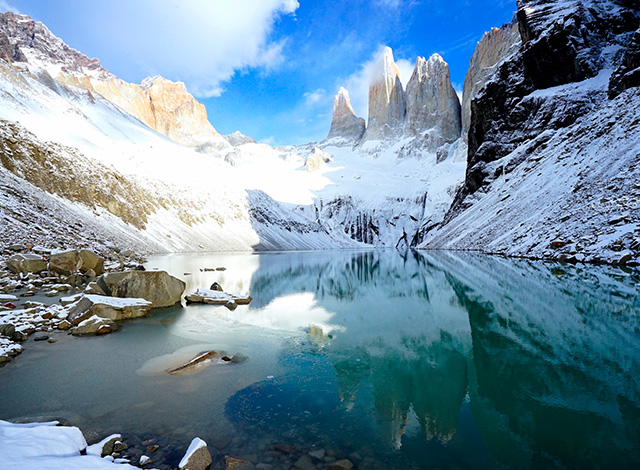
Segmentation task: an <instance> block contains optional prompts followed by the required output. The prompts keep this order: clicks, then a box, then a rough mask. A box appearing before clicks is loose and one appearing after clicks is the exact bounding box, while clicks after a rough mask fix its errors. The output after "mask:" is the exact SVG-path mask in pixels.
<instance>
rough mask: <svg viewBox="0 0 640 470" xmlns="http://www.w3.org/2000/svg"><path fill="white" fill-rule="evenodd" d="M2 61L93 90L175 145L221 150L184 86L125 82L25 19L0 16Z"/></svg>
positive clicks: (156, 81) (158, 81) (202, 110)
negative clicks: (39, 70) (217, 147)
mask: <svg viewBox="0 0 640 470" xmlns="http://www.w3.org/2000/svg"><path fill="white" fill-rule="evenodd" d="M0 58H3V59H5V60H6V61H7V62H9V63H26V65H27V67H29V65H32V66H34V67H39V68H42V69H44V70H46V71H47V72H48V74H49V75H50V76H51V77H54V78H55V80H56V81H57V82H59V83H61V84H65V85H70V86H74V87H78V88H83V89H86V90H89V91H91V92H93V91H95V92H97V93H99V94H100V95H102V96H103V97H104V98H106V99H107V100H109V101H110V102H112V103H113V104H115V105H117V106H118V107H120V108H121V109H122V110H123V111H125V112H126V113H128V114H131V115H132V116H134V117H136V118H137V119H139V120H140V121H142V122H143V123H145V124H146V125H147V126H149V127H150V128H152V129H154V130H155V131H157V132H159V133H160V134H163V135H165V136H167V137H169V138H170V139H171V140H173V141H175V142H177V143H179V144H182V145H187V146H201V147H202V146H207V145H211V142H214V145H215V146H224V145H225V144H224V141H223V140H222V139H221V138H220V137H219V135H218V133H217V132H216V130H215V129H214V128H213V126H212V125H211V123H209V121H208V120H207V113H206V110H205V107H204V105H202V104H201V103H198V101H197V100H196V99H195V98H194V97H193V96H192V95H191V94H189V93H188V92H187V89H186V87H185V85H184V84H183V83H181V82H172V81H170V80H166V79H164V78H162V77H154V78H152V79H146V80H145V81H143V83H142V86H140V85H136V84H133V83H127V82H125V81H123V80H121V79H119V78H118V77H116V76H115V75H113V74H112V73H110V72H109V71H107V70H106V69H104V68H103V67H102V66H101V65H100V61H98V59H90V58H88V57H86V56H85V55H83V54H82V53H80V52H78V51H76V50H75V49H72V48H70V47H69V46H67V45H66V44H65V43H64V42H63V41H62V40H61V39H59V38H57V37H56V36H55V35H53V34H52V33H51V31H49V30H48V29H47V27H46V26H44V25H43V24H42V23H39V22H36V21H33V20H32V19H31V18H29V17H27V16H23V15H15V14H13V13H5V14H0Z"/></svg>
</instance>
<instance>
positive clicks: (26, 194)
mask: <svg viewBox="0 0 640 470" xmlns="http://www.w3.org/2000/svg"><path fill="white" fill-rule="evenodd" d="M639 10H640V9H639V8H638V2H637V1H628V0H591V1H589V2H583V1H563V2H555V1H546V0H533V1H526V2H525V1H519V2H518V12H517V14H516V16H515V18H514V21H512V22H511V23H509V24H507V25H504V26H503V27H502V28H499V29H498V28H494V29H493V30H491V31H490V32H488V33H487V34H485V36H484V37H483V38H482V39H481V40H480V42H479V43H478V46H477V48H476V52H475V53H474V55H473V57H472V59H471V63H470V68H469V71H468V73H467V79H466V80H465V86H464V91H463V99H462V103H460V102H459V100H458V96H457V94H456V92H455V90H454V89H453V87H452V86H451V80H450V77H449V70H448V66H447V64H446V62H445V61H444V60H443V59H442V57H440V56H439V55H437V54H434V55H432V56H431V57H429V58H428V59H425V58H420V57H419V58H418V59H417V60H416V65H415V69H414V72H413V75H412V77H411V79H410V81H409V82H408V83H407V86H406V89H405V88H403V86H402V83H401V81H400V79H399V72H398V68H397V66H396V65H395V63H394V59H393V52H392V51H391V49H389V48H386V49H384V50H383V51H382V54H381V56H380V59H379V61H378V64H377V66H376V73H375V75H374V77H373V78H372V80H371V85H370V92H369V115H368V120H367V121H366V122H365V120H364V119H362V118H359V117H357V116H356V115H355V113H354V111H353V108H352V107H351V104H350V102H349V95H348V92H347V91H346V90H344V89H341V90H340V91H339V93H338V95H337V96H336V99H335V102H334V109H333V120H332V123H331V129H330V130H329V134H328V137H327V139H325V140H324V141H322V142H320V143H311V144H308V145H304V146H297V147H279V148H272V147H270V146H268V145H265V144H259V143H256V142H255V141H254V140H253V139H251V138H249V137H246V136H243V135H242V134H240V133H234V134H231V135H229V136H221V135H219V134H218V133H217V132H216V131H215V129H214V127H213V126H212V125H211V124H210V123H209V121H208V120H207V117H206V112H205V110H204V107H203V106H202V105H201V104H200V103H198V102H197V101H196V100H195V99H194V98H193V96H191V95H190V94H189V93H188V91H187V90H186V88H185V87H184V85H183V84H181V83H174V82H171V81H169V80H166V79H164V78H162V77H154V78H150V79H147V80H144V81H143V83H142V84H140V85H137V84H131V83H127V82H124V81H123V80H121V79H119V78H118V77H115V76H114V75H113V74H111V73H110V72H109V71H107V70H105V69H104V68H103V67H102V66H101V65H100V63H99V61H98V60H97V59H89V58H87V57H86V56H84V55H82V54H81V53H80V52H78V51H75V50H73V49H71V48H69V47H68V46H66V45H65V44H64V42H63V41H62V40H60V39H59V38H57V37H55V36H54V35H53V34H52V33H51V32H50V31H49V30H48V29H47V28H46V27H45V26H44V25H42V24H40V23H37V22H34V21H33V20H31V19H30V18H28V17H26V16H22V15H14V14H11V13H6V14H4V15H0V119H1V120H2V121H1V126H0V131H1V137H2V138H1V140H0V148H2V152H3V153H2V164H3V165H2V167H0V184H3V185H4V186H5V187H10V186H12V185H15V182H16V181H19V182H20V185H19V186H20V191H22V192H21V193H20V194H21V195H22V196H20V197H18V196H12V195H10V194H8V195H7V194H3V197H4V199H5V200H6V202H5V204H4V205H3V206H2V207H1V208H0V214H1V216H2V218H3V219H4V221H6V223H5V224H3V226H2V228H3V230H4V232H3V233H0V235H1V236H2V238H3V239H5V241H9V238H11V241H23V242H28V241H30V240H29V237H33V236H34V235H33V234H32V233H28V234H23V235H22V237H21V239H20V240H16V239H15V238H16V236H17V235H16V231H15V230H9V229H8V228H5V227H16V226H19V225H20V223H19V222H20V216H19V215H16V213H15V212H16V211H15V208H16V207H18V206H19V205H20V204H21V202H20V201H22V202H24V200H25V198H27V199H29V200H34V201H36V200H37V201H40V202H39V204H45V212H47V211H48V212H49V213H53V212H55V213H56V214H59V213H60V207H67V208H68V209H66V212H68V213H69V214H74V215H73V216H71V218H70V219H69V218H64V217H62V218H61V219H60V218H58V219H60V220H58V222H56V223H57V225H55V226H53V225H52V226H51V227H49V228H47V227H46V225H47V220H46V218H45V219H42V218H39V219H38V220H39V221H40V222H39V224H40V225H39V226H40V227H41V228H42V232H43V233H46V232H47V231H48V230H49V231H50V232H54V233H62V232H64V230H63V228H62V227H64V225H68V226H73V224H74V220H75V218H78V217H81V219H82V221H81V222H80V223H82V224H83V226H92V227H95V229H94V230H93V233H94V235H92V237H94V238H103V239H110V240H114V241H117V242H118V243H120V244H127V245H131V246H134V245H135V246H142V247H146V250H147V251H196V250H249V249H321V248H333V247H364V246H394V247H410V246H412V247H415V246H420V247H422V248H437V249H441V248H445V249H473V250H480V251H488V252H501V253H505V254H511V255H516V256H531V257H547V258H564V259H570V260H571V259H575V260H577V261H580V260H604V261H608V262H629V261H633V260H637V259H638V256H639V253H640V213H639V212H640V206H638V203H637V201H638V197H639V196H640V187H638V185H637V181H638V176H640V175H638V171H640V169H638V166H637V160H638V154H637V152H638V149H639V148H640V131H639V128H638V118H637V110H638V109H640V107H639V106H638V105H639V104H640V91H639V90H638V84H639V83H640V80H639V79H638V76H640V75H639V73H638V66H639V65H640V64H639V60H640V52H638V51H639V50H640V47H639V46H638V45H639V44H640V31H639V30H638V28H639V26H640V15H639ZM43 156H46V157H43ZM20 198H22V199H20ZM47 201H48V202H47ZM54 207H55V210H54V209H53V208H54ZM62 212H63V213H64V212H65V211H62ZM79 214H82V216H80V215H79ZM56 220H57V219H56ZM106 220H108V222H106V223H105V222H103V221H106ZM113 220H115V222H112V221H113ZM60 224H62V225H60ZM43 225H45V226H44V227H43ZM65 233H66V232H65ZM8 234H11V237H9V235H8ZM43 236H44V235H43Z"/></svg>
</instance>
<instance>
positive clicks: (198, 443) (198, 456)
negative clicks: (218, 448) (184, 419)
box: [178, 437, 212, 470]
mask: <svg viewBox="0 0 640 470" xmlns="http://www.w3.org/2000/svg"><path fill="white" fill-rule="evenodd" d="M211 462H212V460H211V454H210V453H209V449H208V448H207V443H206V442H205V441H203V440H202V439H200V438H199V437H196V438H194V439H193V440H192V441H191V444H189V448H188V449H187V452H186V453H185V454H184V457H182V460H181V461H180V463H179V464H178V470H206V469H207V468H208V467H209V465H211Z"/></svg>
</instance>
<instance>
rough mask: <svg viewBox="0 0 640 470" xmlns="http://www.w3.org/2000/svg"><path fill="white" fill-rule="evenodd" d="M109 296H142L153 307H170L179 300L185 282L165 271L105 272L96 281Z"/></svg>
mask: <svg viewBox="0 0 640 470" xmlns="http://www.w3.org/2000/svg"><path fill="white" fill-rule="evenodd" d="M97 283H98V285H99V286H100V288H101V289H102V290H103V291H104V292H105V293H106V294H107V295H110V296H114V297H123V298H143V299H146V300H148V301H150V302H152V303H153V308H158V307H170V306H172V305H174V304H176V303H177V302H180V298H181V297H182V293H183V292H184V289H185V287H186V284H185V283H184V282H183V281H181V280H180V279H178V278H175V277H173V276H171V275H169V274H168V273H166V272H165V271H123V272H113V273H107V274H105V275H103V276H102V277H100V278H99V279H98V281H97Z"/></svg>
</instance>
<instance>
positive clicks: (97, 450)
mask: <svg viewBox="0 0 640 470" xmlns="http://www.w3.org/2000/svg"><path fill="white" fill-rule="evenodd" d="M116 442H122V436H121V435H120V434H112V435H110V436H108V437H105V438H104V439H103V440H101V441H100V442H98V443H96V444H93V445H90V446H89V447H87V454H89V455H99V456H100V457H105V456H107V455H111V454H113V452H114V449H113V447H114V445H115V443H116Z"/></svg>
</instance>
